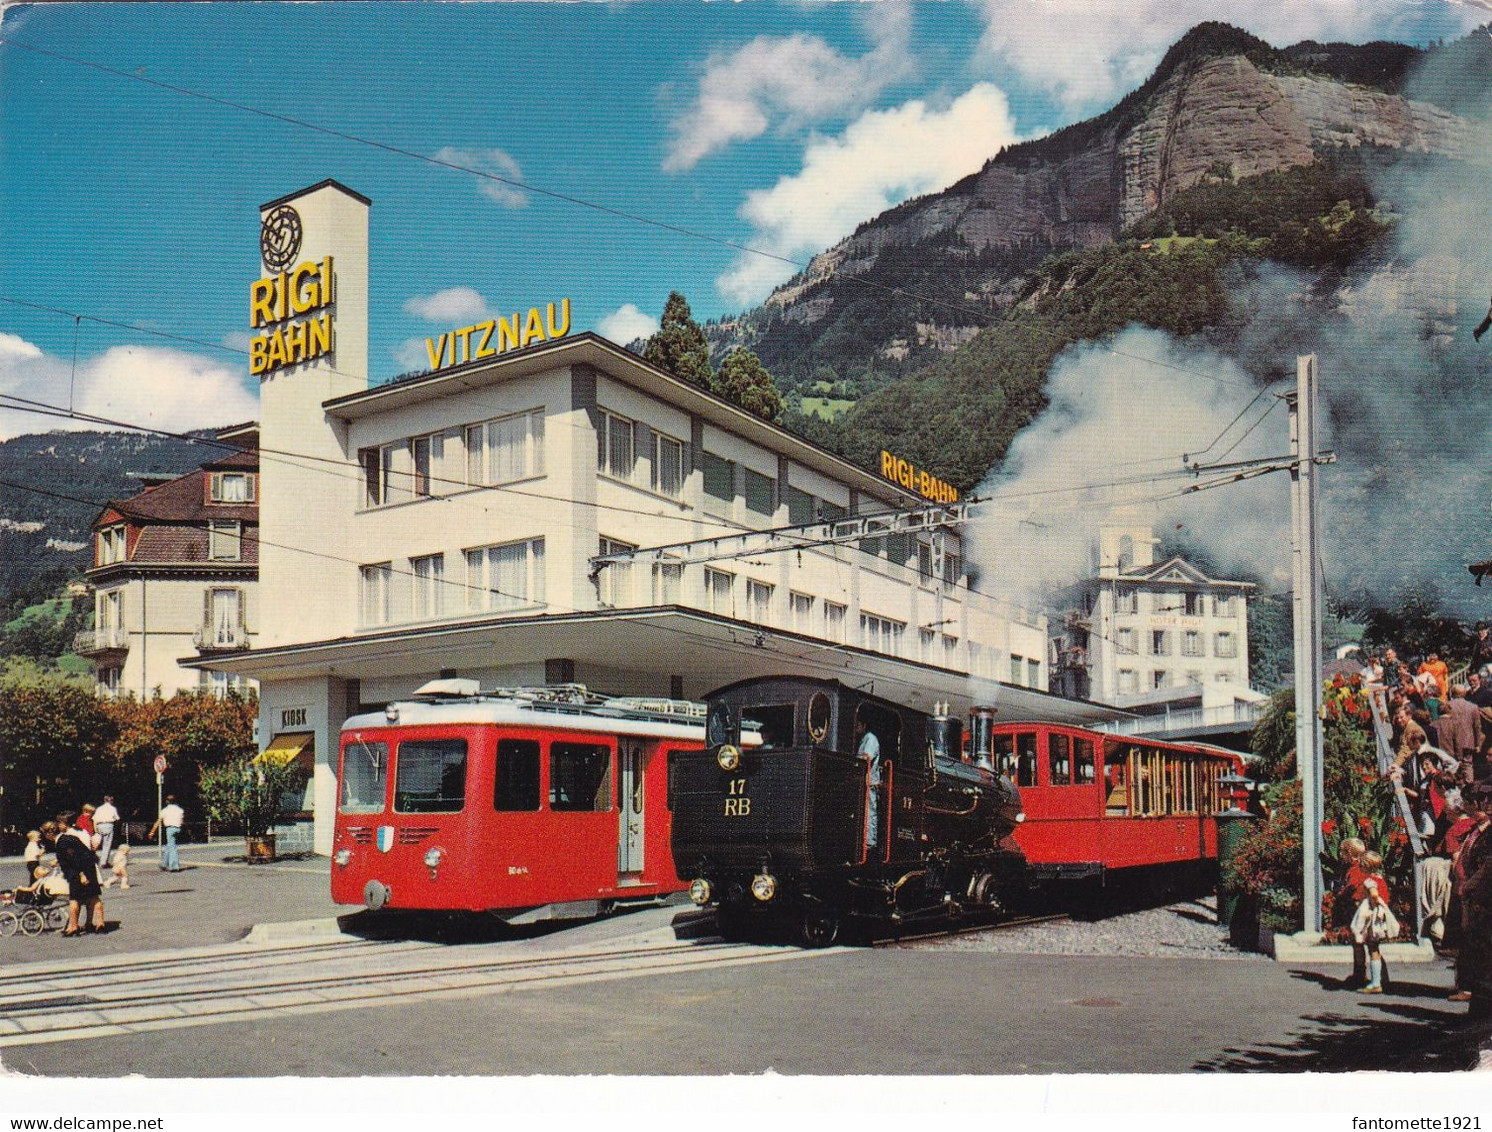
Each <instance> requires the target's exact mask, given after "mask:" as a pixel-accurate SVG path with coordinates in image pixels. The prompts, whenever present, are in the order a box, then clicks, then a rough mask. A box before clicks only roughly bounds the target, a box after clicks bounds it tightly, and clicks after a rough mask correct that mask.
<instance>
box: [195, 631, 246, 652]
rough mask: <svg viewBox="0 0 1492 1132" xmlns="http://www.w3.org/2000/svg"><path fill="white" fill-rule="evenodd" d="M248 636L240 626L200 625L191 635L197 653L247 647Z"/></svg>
mask: <svg viewBox="0 0 1492 1132" xmlns="http://www.w3.org/2000/svg"><path fill="white" fill-rule="evenodd" d="M248 643H249V634H248V630H246V629H245V628H244V627H243V626H242V625H227V626H225V625H202V626H199V627H198V629H197V631H196V632H194V633H193V634H192V644H194V645H196V646H197V651H198V652H215V651H218V650H228V649H241V648H246V647H248Z"/></svg>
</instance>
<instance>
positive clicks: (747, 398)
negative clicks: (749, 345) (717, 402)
mask: <svg viewBox="0 0 1492 1132" xmlns="http://www.w3.org/2000/svg"><path fill="white" fill-rule="evenodd" d="M714 389H715V392H716V393H717V394H719V395H720V396H721V397H724V398H725V399H726V400H727V401H730V402H731V403H733V404H736V405H740V406H741V408H743V409H745V410H746V411H747V412H748V413H755V414H756V415H757V416H759V417H763V418H765V419H766V420H769V421H775V420H776V419H777V417H778V415H779V414H780V413H781V412H782V395H781V394H780V393H778V392H777V383H776V382H775V381H773V380H772V375H771V374H770V373H768V372H767V368H766V367H765V366H764V365H762V363H761V359H760V358H758V357H757V356H756V355H755V354H753V353H752V352H751V351H750V350H748V349H746V348H745V347H744V346H737V347H736V348H735V349H734V350H732V351H731V352H730V353H729V354H727V355H726V356H725V360H724V361H723V362H721V363H720V372H719V373H717V374H716V375H715V383H714Z"/></svg>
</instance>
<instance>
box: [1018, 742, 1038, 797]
mask: <svg viewBox="0 0 1492 1132" xmlns="http://www.w3.org/2000/svg"><path fill="white" fill-rule="evenodd" d="M1036 759H1037V755H1036V732H1034V731H1021V732H1019V733H1018V734H1017V735H1016V737H1015V784H1016V785H1017V786H1035V785H1036Z"/></svg>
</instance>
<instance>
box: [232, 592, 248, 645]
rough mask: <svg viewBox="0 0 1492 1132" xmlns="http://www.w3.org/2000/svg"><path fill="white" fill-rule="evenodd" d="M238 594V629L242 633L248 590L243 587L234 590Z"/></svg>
mask: <svg viewBox="0 0 1492 1132" xmlns="http://www.w3.org/2000/svg"><path fill="white" fill-rule="evenodd" d="M233 592H234V593H236V594H237V595H238V631H239V633H240V635H241V634H242V633H243V632H244V629H245V622H244V606H245V605H247V604H248V601H247V595H246V592H245V591H244V590H243V589H237V590H234V591H233Z"/></svg>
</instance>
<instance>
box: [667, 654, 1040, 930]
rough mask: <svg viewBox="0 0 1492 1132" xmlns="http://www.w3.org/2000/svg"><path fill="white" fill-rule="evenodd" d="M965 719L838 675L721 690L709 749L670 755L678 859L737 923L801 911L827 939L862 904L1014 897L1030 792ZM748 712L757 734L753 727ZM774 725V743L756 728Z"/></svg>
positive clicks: (698, 887) (801, 919)
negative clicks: (967, 745) (968, 738)
mask: <svg viewBox="0 0 1492 1132" xmlns="http://www.w3.org/2000/svg"><path fill="white" fill-rule="evenodd" d="M974 717H975V718H974V720H973V724H974V742H973V743H971V748H972V749H973V750H976V751H981V752H983V753H984V757H982V758H980V759H978V760H976V761H974V762H966V761H964V757H963V746H964V744H963V726H962V723H961V721H959V720H958V719H953V718H949V717H948V716H946V715H945V714H935V715H931V716H930V715H927V714H926V713H924V712H920V711H916V710H914V709H912V708H907V707H902V706H900V705H898V704H894V703H892V702H890V701H888V700H884V699H881V698H879V697H877V696H872V695H867V694H865V693H863V692H860V691H857V690H855V689H853V688H847V687H845V686H844V685H842V684H840V683H838V682H836V681H832V680H813V679H806V678H801V677H767V678H762V679H755V680H745V681H741V682H740V683H736V684H731V685H729V686H728V687H725V688H721V689H719V690H718V691H716V692H714V693H712V694H711V695H710V696H709V714H708V717H707V723H706V746H705V749H704V750H703V751H675V752H672V753H671V754H670V755H669V767H668V775H669V780H668V781H669V796H670V807H671V809H672V811H673V859H674V862H675V864H676V867H677V869H678V873H679V879H680V880H684V881H689V882H690V897H691V899H693V901H694V902H695V903H696V904H698V905H700V906H702V907H704V906H709V905H715V906H716V908H717V916H718V918H719V923H720V930H721V933H722V934H723V935H725V936H726V938H742V937H746V936H757V935H761V934H768V933H770V932H772V931H774V930H776V929H777V928H778V927H780V926H781V925H783V924H787V925H790V926H791V928H792V929H793V930H794V931H796V932H797V934H798V936H799V938H800V940H801V941H802V942H803V943H805V944H808V945H810V946H825V945H827V944H829V943H832V942H833V941H834V940H835V939H836V938H837V937H838V935H839V932H840V929H841V926H842V924H843V923H844V922H845V920H846V919H847V918H850V917H861V918H865V919H868V920H874V921H880V922H882V923H889V924H893V925H895V924H900V923H903V922H905V921H908V920H913V919H916V918H919V917H924V916H933V915H941V916H946V915H949V914H950V913H957V912H959V911H962V910H968V909H972V908H979V909H986V910H988V909H998V908H999V907H1000V905H1001V903H1002V901H1004V900H1006V899H1007V898H1008V896H1009V895H1010V894H1012V893H1014V892H1016V891H1018V890H1019V889H1020V888H1021V887H1022V884H1023V878H1024V872H1025V857H1024V855H1023V854H1022V853H1021V850H1020V848H1019V847H1018V846H1017V845H1016V844H1015V842H1014V841H1013V840H1012V839H1011V837H1010V834H1011V833H1012V832H1013V831H1014V829H1015V827H1016V825H1017V824H1018V823H1019V822H1020V821H1021V820H1022V818H1023V815H1022V813H1021V804H1020V795H1019V793H1018V792H1017V790H1016V788H1015V786H1014V785H1012V784H1011V782H1010V780H1009V779H1007V778H1003V777H1001V776H999V775H998V774H997V773H996V772H995V771H994V769H993V766H992V765H991V763H990V762H989V759H988V751H989V748H990V744H989V743H988V742H985V743H983V744H982V745H981V744H980V743H979V741H978V736H979V732H980V728H981V727H982V728H983V729H984V730H985V732H986V733H987V731H988V728H989V725H990V723H991V722H992V718H993V712H989V711H987V710H984V711H980V710H979V709H976V711H975V712H974ZM743 727H744V729H745V737H746V742H745V743H743V742H742V736H743ZM758 738H759V740H760V741H759V742H757V741H756V740H757V739H758Z"/></svg>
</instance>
